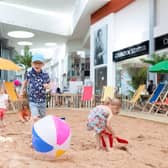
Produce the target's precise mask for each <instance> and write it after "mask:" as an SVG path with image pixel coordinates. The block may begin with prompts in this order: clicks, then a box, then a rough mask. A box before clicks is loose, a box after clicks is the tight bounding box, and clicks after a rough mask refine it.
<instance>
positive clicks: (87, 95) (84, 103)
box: [80, 86, 93, 108]
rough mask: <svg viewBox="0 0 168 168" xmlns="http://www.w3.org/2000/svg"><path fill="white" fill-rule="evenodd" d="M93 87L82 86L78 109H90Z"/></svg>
mask: <svg viewBox="0 0 168 168" xmlns="http://www.w3.org/2000/svg"><path fill="white" fill-rule="evenodd" d="M92 100H93V87H92V86H84V87H83V90H82V96H81V103H80V107H87V108H88V107H92Z"/></svg>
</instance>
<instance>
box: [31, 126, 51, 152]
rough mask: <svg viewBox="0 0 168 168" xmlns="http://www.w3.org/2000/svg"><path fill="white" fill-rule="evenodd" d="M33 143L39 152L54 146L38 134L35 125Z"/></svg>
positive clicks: (46, 150) (49, 149)
mask: <svg viewBox="0 0 168 168" xmlns="http://www.w3.org/2000/svg"><path fill="white" fill-rule="evenodd" d="M32 144H33V148H34V149H35V150H36V151H38V152H44V153H45V152H49V151H51V150H53V146H51V145H49V144H48V143H46V142H45V141H44V140H42V139H41V138H40V137H39V136H38V134H37V133H36V131H35V129H34V127H33V129H32Z"/></svg>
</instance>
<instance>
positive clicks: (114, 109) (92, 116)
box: [87, 97, 121, 151]
mask: <svg viewBox="0 0 168 168" xmlns="http://www.w3.org/2000/svg"><path fill="white" fill-rule="evenodd" d="M120 108H121V102H120V100H119V99H116V98H114V99H111V98H110V97H108V98H107V99H106V100H105V102H104V104H103V105H98V106H96V107H95V108H93V109H92V110H91V111H90V113H89V116H88V123H87V127H88V130H94V131H95V132H96V142H97V148H98V149H102V148H104V147H103V144H102V138H103V140H104V141H105V142H104V143H105V144H106V148H105V149H106V150H107V151H109V149H110V146H111V145H110V142H109V135H112V136H113V137H115V133H114V131H113V129H112V127H111V122H112V117H113V115H116V114H118V113H119V111H120Z"/></svg>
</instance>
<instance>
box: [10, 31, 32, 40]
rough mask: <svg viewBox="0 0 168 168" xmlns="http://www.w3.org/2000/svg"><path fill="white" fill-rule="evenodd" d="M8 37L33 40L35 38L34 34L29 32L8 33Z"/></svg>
mask: <svg viewBox="0 0 168 168" xmlns="http://www.w3.org/2000/svg"><path fill="white" fill-rule="evenodd" d="M8 36H10V37H14V38H31V37H33V36H34V34H33V33H31V32H27V31H11V32H8Z"/></svg>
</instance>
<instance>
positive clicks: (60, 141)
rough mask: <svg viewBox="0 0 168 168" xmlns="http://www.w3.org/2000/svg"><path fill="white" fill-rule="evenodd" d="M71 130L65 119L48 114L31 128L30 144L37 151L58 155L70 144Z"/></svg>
mask: <svg viewBox="0 0 168 168" xmlns="http://www.w3.org/2000/svg"><path fill="white" fill-rule="evenodd" d="M70 140H71V130H70V127H69V125H68V124H67V123H66V121H65V120H63V119H60V118H58V117H56V116H52V115H48V116H46V117H44V118H42V119H40V120H38V121H37V122H36V123H35V124H34V125H33V128H32V145H33V148H34V149H35V150H36V151H37V152H41V153H44V154H48V155H50V156H54V157H58V156H61V155H62V154H64V153H65V152H66V151H67V150H68V149H69V146H70Z"/></svg>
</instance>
